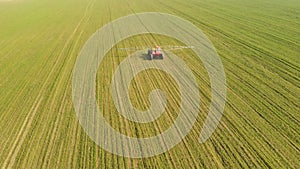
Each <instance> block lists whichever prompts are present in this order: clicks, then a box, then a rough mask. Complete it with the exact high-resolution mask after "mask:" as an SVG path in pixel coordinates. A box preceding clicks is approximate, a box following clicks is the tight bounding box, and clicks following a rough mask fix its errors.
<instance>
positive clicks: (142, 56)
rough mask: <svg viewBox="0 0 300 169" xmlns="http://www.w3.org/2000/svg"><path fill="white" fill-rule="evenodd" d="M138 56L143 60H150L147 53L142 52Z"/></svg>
mask: <svg viewBox="0 0 300 169" xmlns="http://www.w3.org/2000/svg"><path fill="white" fill-rule="evenodd" d="M139 57H140V59H143V60H150V58H149V56H148V54H147V53H143V54H141V55H140V56H139Z"/></svg>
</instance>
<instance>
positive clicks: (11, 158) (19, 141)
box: [3, 97, 43, 168]
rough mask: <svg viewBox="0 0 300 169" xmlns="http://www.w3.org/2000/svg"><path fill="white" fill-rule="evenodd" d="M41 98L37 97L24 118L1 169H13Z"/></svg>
mask: <svg viewBox="0 0 300 169" xmlns="http://www.w3.org/2000/svg"><path fill="white" fill-rule="evenodd" d="M42 100H43V97H39V98H38V99H37V100H36V102H35V103H34V105H33V106H32V107H31V109H30V112H29V113H28V115H27V117H26V118H25V120H24V122H23V125H22V127H21V129H20V132H19V133H18V135H17V137H16V139H15V142H14V144H13V146H12V147H13V148H11V150H10V152H9V153H8V156H7V157H6V159H5V161H4V164H3V168H13V165H14V163H15V160H16V157H17V155H18V153H19V151H20V149H21V146H22V145H23V142H24V140H25V138H26V136H27V134H28V132H29V130H30V127H31V124H32V122H33V119H34V117H35V114H36V112H37V110H38V108H39V107H40V103H41V102H42Z"/></svg>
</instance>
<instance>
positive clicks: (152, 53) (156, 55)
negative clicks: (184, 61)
mask: <svg viewBox="0 0 300 169" xmlns="http://www.w3.org/2000/svg"><path fill="white" fill-rule="evenodd" d="M148 57H149V59H150V60H152V59H163V58H164V56H163V53H162V51H161V48H160V47H159V46H156V48H153V49H148Z"/></svg>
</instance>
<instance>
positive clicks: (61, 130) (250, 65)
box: [0, 0, 300, 169]
mask: <svg viewBox="0 0 300 169" xmlns="http://www.w3.org/2000/svg"><path fill="white" fill-rule="evenodd" d="M141 12H162V13H168V14H172V15H176V16H179V17H181V18H184V19H186V20H187V21H189V22H191V23H193V24H194V25H195V26H196V27H198V28H199V29H201V30H202V31H203V32H204V33H205V34H206V36H207V37H208V38H209V39H210V40H211V42H212V44H213V45H214V47H215V49H216V51H217V53H218V54H219V56H220V59H221V61H222V63H223V66H224V71H225V74H226V85H227V86H226V90H227V96H226V105H225V109H224V112H223V116H222V119H221V121H220V123H219V125H218V127H217V128H216V130H215V132H214V133H213V134H212V135H211V137H210V138H209V139H208V140H207V141H206V142H204V143H199V141H198V138H199V135H200V132H201V129H202V127H203V124H204V122H205V119H206V117H207V115H208V111H209V106H210V104H211V100H212V99H211V96H212V92H211V84H210V77H209V75H208V72H207V70H206V68H205V66H204V65H203V63H202V62H201V60H200V59H199V58H198V57H197V56H196V54H195V53H194V51H193V50H192V49H179V50H174V51H172V52H173V53H174V54H176V55H177V56H178V57H180V58H181V59H182V60H183V61H184V62H185V63H186V65H187V66H188V67H189V68H190V70H191V72H192V73H193V75H194V76H195V79H196V82H197V85H198V88H199V95H200V100H201V104H200V107H199V115H198V117H197V119H196V122H195V124H194V125H193V128H192V129H191V131H190V132H189V133H188V134H187V136H186V137H185V138H184V139H183V140H182V141H181V142H180V143H179V144H177V145H176V146H174V147H173V148H172V149H170V150H169V151H166V152H164V153H162V154H159V155H156V156H153V157H147V158H129V157H122V156H118V155H115V154H113V153H110V152H108V151H106V150H104V149H102V148H101V147H100V146H98V145H97V144H96V143H95V142H94V141H93V140H92V139H91V138H90V137H89V135H88V134H87V133H86V132H85V130H84V129H83V127H82V126H81V125H80V123H79V120H78V118H77V116H76V112H75V109H74V104H73V100H72V76H73V70H74V66H75V63H76V59H77V57H78V55H79V53H80V51H81V49H82V48H83V46H84V44H85V43H86V41H87V40H88V39H89V38H90V37H91V36H92V34H93V33H94V32H96V31H97V30H98V29H99V28H101V27H102V26H104V25H105V24H107V23H109V22H111V21H113V20H115V19H118V18H120V17H123V16H126V15H129V14H135V13H141ZM149 24H151V23H149ZM157 26H158V27H159V26H160V25H157ZM173 26H174V27H176V24H174V25H173ZM124 29H126V28H124ZM162 29H164V28H162ZM156 44H159V45H161V46H168V45H173V46H182V45H185V44H183V43H182V42H180V41H178V40H176V39H174V38H172V37H167V36H164V35H158V34H141V35H135V36H132V37H129V38H127V39H125V40H123V41H121V42H118V43H117V44H116V45H115V46H114V47H113V48H112V49H111V50H110V51H109V52H108V53H107V54H106V55H105V57H104V59H103V60H102V62H101V64H100V66H99V69H98V72H97V77H96V82H95V83H96V91H95V95H96V99H97V103H98V109H99V110H101V112H102V113H103V117H104V118H105V120H106V121H107V122H108V123H109V124H110V125H111V126H112V128H114V129H115V130H117V131H118V132H120V133H122V134H124V135H127V136H130V137H136V138H146V137H152V136H155V135H158V134H160V133H162V132H163V131H166V130H167V129H168V128H169V127H170V126H171V125H172V124H173V122H174V120H175V119H176V117H178V114H179V110H180V102H181V99H180V92H179V86H178V84H177V83H176V80H175V79H174V78H172V76H170V75H169V74H168V73H166V72H164V71H161V70H158V69H148V70H145V71H142V72H140V73H139V74H137V76H135V77H134V79H133V80H132V81H131V82H130V87H129V98H130V101H131V103H132V105H133V106H134V107H135V108H136V109H138V110H143V111H145V110H147V109H149V107H151V106H152V105H151V103H150V100H149V94H150V93H151V91H153V90H155V89H160V90H162V91H164V93H165V96H166V100H167V102H166V109H165V111H164V113H163V114H162V115H161V116H160V117H159V118H158V119H156V120H155V121H153V122H149V123H137V122H134V121H130V120H128V119H126V118H125V117H123V116H122V115H120V113H119V112H118V111H117V108H116V106H115V103H114V100H113V97H112V94H111V88H112V87H114V86H113V85H112V78H113V76H114V73H115V72H116V70H117V68H118V65H120V64H121V63H122V62H123V61H124V60H126V59H127V58H131V60H134V59H136V60H137V62H141V63H146V62H147V63H150V64H151V63H153V64H154V63H157V64H159V65H162V66H165V67H167V66H168V64H172V65H173V66H171V68H172V70H174V71H177V72H180V71H181V70H182V69H183V68H182V67H180V66H178V65H177V64H176V62H174V61H172V57H171V54H168V53H166V55H165V57H166V59H164V60H153V61H148V60H144V59H145V58H144V57H145V56H143V55H136V54H134V51H126V50H119V49H120V48H128V47H139V46H151V47H155V45H156ZM146 52H147V50H146V51H145V53H146ZM168 56H169V57H168ZM168 59H169V60H168ZM167 61H168V63H167ZM130 64H131V69H132V70H134V69H138V66H136V64H135V63H134V61H133V62H130ZM175 73H176V72H175ZM179 76H184V75H183V74H180V73H179ZM114 85H115V87H117V86H118V85H121V83H116V84H114ZM117 99H118V100H122V99H123V98H122V97H120V98H117ZM159 101H161V100H159ZM159 101H158V102H159ZM103 137H105V136H103ZM107 144H111V145H114V144H115V143H114V142H110V143H107ZM161 144H165V143H164V142H161ZM124 146H125V147H126V145H124ZM299 159H300V1H297V0H287V1H279V0H272V1H271V0H253V1H246V0H211V1H208V0H153V1H149V0H63V1H62V0H61V1H58V0H0V168H159V169H160V168H275V169H278V168H295V169H299V168H300V162H299Z"/></svg>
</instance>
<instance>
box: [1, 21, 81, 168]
mask: <svg viewBox="0 0 300 169" xmlns="http://www.w3.org/2000/svg"><path fill="white" fill-rule="evenodd" d="M81 22H82V20H81ZM81 22H80V23H79V24H78V25H77V26H76V28H75V30H74V32H73V33H72V34H71V36H70V38H69V39H68V40H67V42H66V43H65V45H64V47H63V49H62V51H64V50H65V49H66V47H67V46H68V44H69V43H70V41H71V39H72V37H73V36H74V34H75V32H76V31H77V29H78V28H79V25H80V24H81ZM62 53H63V52H61V54H60V55H59V57H58V59H57V60H56V62H55V63H54V66H53V68H52V69H51V70H50V73H49V74H48V76H47V78H46V80H45V82H44V84H43V86H42V88H41V90H40V93H39V95H38V97H37V98H40V97H41V96H40V95H41V92H42V91H43V90H44V89H45V87H46V84H47V83H48V82H49V80H50V77H51V76H52V74H53V73H54V71H55V70H56V67H57V65H58V63H60V62H59V60H60V59H59V58H61V57H62V56H63V55H62ZM34 113H35V112H34ZM29 115H30V113H29ZM29 115H28V116H29ZM28 130H29V129H28ZM21 131H22V130H21ZM20 133H21V132H20ZM20 133H19V135H20ZM24 137H25V136H24ZM24 139H25V138H24ZM17 140H18V139H16V141H15V142H17ZM23 141H24V140H23ZM19 146H20V148H21V145H19ZM20 148H18V151H19V150H20ZM12 151H13V150H12V149H11V152H12ZM11 152H10V153H9V154H11ZM17 154H18V152H15V154H14V156H16V155H17ZM9 158H10V155H9V156H7V158H6V160H5V163H4V166H6V165H7V164H6V163H7V162H8V161H9ZM14 158H15V157H14ZM13 163H14V161H12V162H10V164H9V166H12V165H13Z"/></svg>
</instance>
